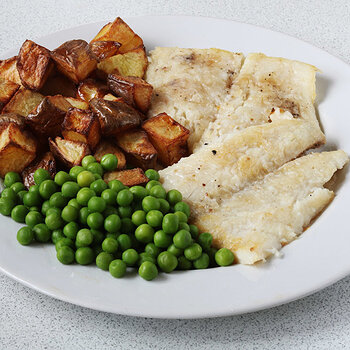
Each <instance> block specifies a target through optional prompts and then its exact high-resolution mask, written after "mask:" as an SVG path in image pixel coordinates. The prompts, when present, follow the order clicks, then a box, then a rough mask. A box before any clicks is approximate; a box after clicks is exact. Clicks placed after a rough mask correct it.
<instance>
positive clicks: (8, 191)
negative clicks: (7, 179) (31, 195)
mask: <svg viewBox="0 0 350 350" xmlns="http://www.w3.org/2000/svg"><path fill="white" fill-rule="evenodd" d="M1 198H7V199H11V200H13V201H14V202H15V203H16V202H17V200H18V196H17V193H16V192H15V191H14V190H13V189H12V188H5V189H4V190H3V191H2V192H1Z"/></svg>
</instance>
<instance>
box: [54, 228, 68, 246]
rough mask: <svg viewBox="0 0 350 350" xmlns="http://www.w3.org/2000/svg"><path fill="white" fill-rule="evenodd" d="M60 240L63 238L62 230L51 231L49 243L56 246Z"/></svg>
mask: <svg viewBox="0 0 350 350" xmlns="http://www.w3.org/2000/svg"><path fill="white" fill-rule="evenodd" d="M62 238H65V236H64V234H63V232H62V230H60V229H58V230H54V231H52V234H51V241H52V243H53V244H56V243H57V242H58V241H59V240H60V239H62Z"/></svg>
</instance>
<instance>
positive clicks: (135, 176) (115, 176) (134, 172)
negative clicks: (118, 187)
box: [103, 168, 148, 186]
mask: <svg viewBox="0 0 350 350" xmlns="http://www.w3.org/2000/svg"><path fill="white" fill-rule="evenodd" d="M103 180H105V182H107V183H108V182H109V181H112V180H119V181H121V182H122V183H123V184H124V185H125V186H136V185H145V184H146V183H147V182H148V177H147V176H146V175H145V173H144V172H143V170H142V169H140V168H135V169H129V170H115V171H110V172H108V173H105V175H104V176H103Z"/></svg>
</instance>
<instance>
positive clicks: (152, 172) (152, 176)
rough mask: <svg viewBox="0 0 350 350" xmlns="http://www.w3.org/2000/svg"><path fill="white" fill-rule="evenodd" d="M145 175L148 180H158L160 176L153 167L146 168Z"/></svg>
mask: <svg viewBox="0 0 350 350" xmlns="http://www.w3.org/2000/svg"><path fill="white" fill-rule="evenodd" d="M145 175H146V176H147V177H148V178H149V179H150V180H156V181H159V179H160V176H159V173H158V171H157V170H154V169H147V170H146V171H145Z"/></svg>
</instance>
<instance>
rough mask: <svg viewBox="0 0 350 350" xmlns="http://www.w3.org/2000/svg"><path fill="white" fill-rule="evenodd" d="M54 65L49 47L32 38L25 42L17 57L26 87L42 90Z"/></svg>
mask: <svg viewBox="0 0 350 350" xmlns="http://www.w3.org/2000/svg"><path fill="white" fill-rule="evenodd" d="M53 66H54V65H53V62H52V60H51V57H50V51H49V50H48V49H46V48H45V47H43V46H40V45H38V44H36V43H35V42H33V41H31V40H26V41H25V42H24V43H23V45H22V47H21V49H20V50H19V54H18V57H17V70H18V74H19V76H20V78H21V81H22V84H23V86H24V87H26V88H27V89H31V90H40V89H41V88H42V87H43V85H44V83H45V81H46V79H47V77H48V76H49V74H50V72H51V70H52V68H53Z"/></svg>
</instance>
